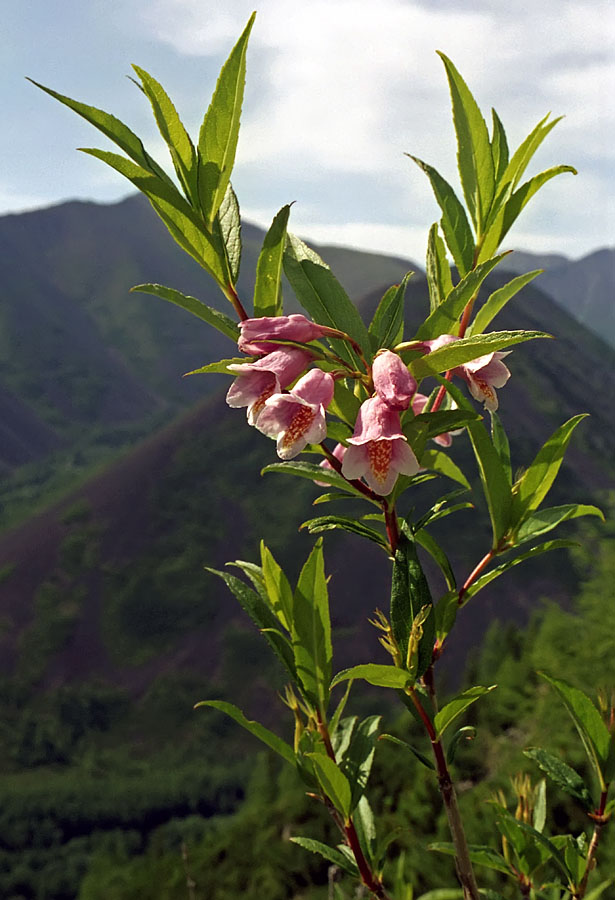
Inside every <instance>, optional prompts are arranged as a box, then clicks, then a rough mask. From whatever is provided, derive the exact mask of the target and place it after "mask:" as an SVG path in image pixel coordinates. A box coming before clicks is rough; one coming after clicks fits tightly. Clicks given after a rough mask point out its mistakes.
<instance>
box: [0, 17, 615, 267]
mask: <svg viewBox="0 0 615 900" xmlns="http://www.w3.org/2000/svg"><path fill="white" fill-rule="evenodd" d="M1 8H2V20H1V21H2V24H1V26H0V70H1V78H0V95H1V96H0V101H1V109H2V116H3V128H2V129H1V133H0V215H4V214H6V213H15V212H20V211H23V210H29V209H35V208H40V207H46V206H50V205H54V204H57V203H60V202H63V201H65V200H69V199H83V200H94V201H97V202H102V203H112V202H116V201H118V200H119V199H121V198H123V197H125V196H127V195H129V194H130V193H131V191H132V187H131V185H130V184H129V183H128V182H126V181H124V180H123V179H122V177H121V176H120V175H119V174H117V173H115V172H114V171H112V170H111V169H109V168H108V167H106V166H105V165H104V164H102V163H101V162H100V161H98V160H95V159H93V158H91V157H88V156H86V155H85V154H80V153H77V152H76V150H75V148H77V147H84V146H85V147H92V146H98V147H109V146H110V145H109V144H108V142H107V141H106V139H105V138H104V137H103V136H102V135H99V133H98V132H97V131H96V130H95V129H94V128H93V127H92V126H91V125H89V124H88V123H87V122H85V121H84V120H82V119H80V118H79V117H78V116H76V115H75V114H74V113H72V112H71V111H70V110H68V109H65V108H64V107H62V106H61V105H60V104H58V103H57V102H55V101H54V100H53V99H52V98H50V97H49V96H47V95H46V94H43V93H42V92H41V91H39V90H37V89H36V88H35V87H33V86H32V85H31V84H30V83H29V82H28V81H26V80H25V76H30V77H31V78H33V79H35V80H36V81H39V82H41V83H43V84H45V85H47V86H49V87H52V88H54V89H55V90H57V91H59V92H60V93H63V94H67V95H68V96H71V97H73V98H75V99H78V100H82V101H84V102H87V103H89V104H91V105H93V106H98V107H100V108H102V109H105V110H106V111H108V112H112V113H114V114H115V115H116V116H118V117H119V118H120V119H122V120H123V121H125V122H126V123H127V124H128V125H130V127H131V128H132V129H133V130H134V131H136V132H137V133H138V134H139V136H140V137H142V138H143V140H144V143H145V145H146V147H147V148H148V150H149V151H150V152H151V153H152V155H153V156H155V157H156V158H157V159H158V160H159V162H160V163H161V164H163V165H165V167H168V162H167V155H166V149H165V147H164V145H163V143H162V140H161V138H160V137H159V135H158V132H157V130H156V126H155V123H154V120H153V118H152V116H151V112H150V108H149V105H148V103H147V101H146V99H145V98H144V97H143V95H142V94H141V93H140V91H138V90H137V88H136V87H135V86H134V84H132V83H131V82H130V81H129V80H128V79H127V78H126V77H125V76H126V75H128V74H129V73H130V66H131V64H132V63H136V64H138V65H140V66H141V67H143V68H144V69H146V70H147V71H149V72H150V73H151V74H152V75H154V76H155V77H156V78H157V79H158V80H159V81H160V82H161V83H162V84H163V85H164V87H165V88H166V90H167V92H168V93H169V94H170V95H171V97H172V98H173V100H174V103H175V105H176V107H177V109H178V111H179V113H180V115H181V117H182V119H183V120H184V123H185V124H186V126H187V128H188V130H189V131H190V132H191V134H193V136H196V135H198V129H199V127H200V123H201V120H202V117H203V114H204V111H205V110H206V108H207V106H208V103H209V99H210V97H211V94H212V92H213V89H214V86H215V82H216V78H217V74H218V72H219V69H220V67H221V65H222V64H223V62H224V60H225V59H226V57H227V56H228V53H229V52H230V49H231V48H232V46H233V44H234V43H235V41H236V39H237V38H238V36H239V34H240V33H241V31H242V29H243V27H244V25H245V23H246V22H247V19H248V18H249V15H250V13H251V12H252V10H253V9H254V8H256V9H257V18H256V23H255V26H254V29H253V31H252V37H251V40H250V47H249V51H248V70H247V86H246V94H245V98H244V109H243V115H242V132H241V134H240V139H239V149H238V155H237V160H236V164H235V173H234V176H233V184H234V187H235V190H236V192H237V194H238V196H239V202H240V204H241V208H242V215H243V216H244V218H246V219H249V220H251V221H253V222H256V223H257V224H260V225H263V226H264V227H267V226H268V225H269V223H270V222H271V220H272V218H273V216H274V215H275V213H276V212H277V210H278V209H280V207H282V206H283V205H284V204H286V203H288V202H291V201H295V205H294V206H293V208H292V213H291V223H290V226H289V227H290V229H291V230H292V231H295V232H297V233H299V234H301V235H303V236H305V237H307V238H309V239H311V240H313V241H314V242H316V243H320V244H322V243H335V244H343V245H346V246H354V247H359V248H362V249H371V250H376V251H380V252H385V253H390V254H392V255H397V256H403V257H406V258H410V259H412V260H415V261H417V262H418V263H419V264H421V263H422V260H423V259H424V254H425V246H426V241H427V232H428V230H429V226H430V225H431V223H432V222H434V221H436V219H437V218H439V214H438V208H437V205H436V203H435V201H434V199H433V197H432V194H431V190H430V188H429V184H428V182H427V179H426V177H425V175H424V174H423V173H422V172H421V171H419V169H418V168H417V167H416V166H415V165H414V163H412V161H411V160H409V159H408V157H407V156H405V155H404V154H405V153H406V152H409V153H412V154H414V155H416V156H419V157H421V158H422V159H424V160H426V161H427V162H429V163H431V164H432V165H434V166H436V168H438V169H439V171H440V172H441V174H442V175H443V176H444V177H445V178H447V180H449V181H451V182H452V183H453V184H455V185H456V184H457V174H456V148H455V138H454V133H453V126H452V120H451V114H450V96H449V93H448V85H447V81H446V77H445V74H444V68H443V65H442V62H441V60H440V59H439V57H438V56H437V54H436V52H435V51H436V50H441V51H443V52H444V53H446V54H447V55H448V56H449V57H450V58H451V59H452V60H453V61H454V63H455V64H456V66H457V68H458V69H459V70H460V72H461V73H462V75H463V77H464V78H465V80H466V82H467V83H468V84H469V86H470V88H471V90H472V91H473V93H474V95H475V97H476V99H477V100H478V102H479V105H480V106H481V108H482V110H483V112H484V113H485V114H486V116H487V117H488V118H489V119H490V108H491V106H495V108H496V109H497V111H498V113H499V115H500V118H501V119H502V120H503V122H504V125H505V127H506V130H507V133H508V136H509V143H510V144H511V145H512V146H517V145H518V144H519V143H520V141H521V140H522V139H523V138H524V137H525V135H526V134H527V133H528V132H529V131H530V130H531V128H532V127H533V126H534V125H535V124H536V122H537V121H538V120H539V119H541V118H542V117H543V116H544V115H545V114H546V113H547V112H549V111H551V112H552V114H553V115H554V116H559V115H565V118H564V119H563V120H562V121H561V122H560V123H559V124H558V125H557V126H556V127H555V129H554V130H553V131H552V132H551V134H550V135H549V136H548V138H547V139H546V141H545V143H544V145H543V147H542V148H541V149H540V151H539V152H538V154H537V156H536V158H535V161H534V162H533V163H532V164H531V168H530V170H529V172H528V174H535V172H538V171H541V170H542V169H545V168H548V167H550V166H552V165H556V164H560V163H565V164H569V165H573V166H574V167H575V168H577V169H578V170H579V174H578V176H573V175H570V174H564V175H560V176H558V177H557V178H555V179H553V180H552V181H551V182H549V183H548V184H547V185H546V186H545V187H544V188H543V189H542V190H541V191H540V192H539V194H538V195H537V196H536V197H535V198H534V199H533V200H532V201H531V204H530V206H528V207H527V209H526V211H525V212H524V214H523V215H522V217H521V220H520V222H519V223H518V225H517V226H516V227H515V228H514V229H513V231H511V233H510V236H509V238H508V243H507V246H509V247H517V248H520V249H524V250H529V251H533V252H536V253H543V252H555V253H564V254H565V255H567V256H570V257H572V258H578V257H581V256H583V255H585V254H587V253H589V252H591V251H592V250H594V249H597V248H598V247H603V246H612V245H613V244H615V165H614V162H615V159H614V157H615V100H614V98H615V51H614V49H613V48H614V47H615V5H614V4H613V3H612V2H611V0H573V2H569V0H507V2H501V0H473V2H461V0H457V2H455V0H309V2H307V0H261V2H260V4H259V5H257V6H255V5H254V0H250V2H244V0H224V2H220V0H19V2H15V0H3V2H2V4H1Z"/></svg>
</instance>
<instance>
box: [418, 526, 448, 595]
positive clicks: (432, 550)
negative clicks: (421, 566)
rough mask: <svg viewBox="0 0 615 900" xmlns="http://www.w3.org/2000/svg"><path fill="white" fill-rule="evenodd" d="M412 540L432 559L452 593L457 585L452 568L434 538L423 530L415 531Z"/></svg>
mask: <svg viewBox="0 0 615 900" xmlns="http://www.w3.org/2000/svg"><path fill="white" fill-rule="evenodd" d="M414 539H415V541H416V542H417V544H420V545H421V547H422V548H423V550H426V551H427V552H428V553H429V555H430V556H431V557H432V559H434V560H435V561H436V562H437V564H438V566H439V567H440V571H441V572H442V574H443V575H444V579H445V581H446V586H447V587H448V589H449V590H451V591H454V590H455V588H456V587H457V583H456V581H455V573H454V572H453V569H452V566H451V564H450V562H449V560H448V557H447V555H446V553H445V552H444V550H443V549H442V547H441V546H440V544H439V543H438V542H437V540H436V539H435V537H433V535H431V534H430V533H429V532H428V531H425V529H424V528H421V529H419V530H418V531H415V533H414Z"/></svg>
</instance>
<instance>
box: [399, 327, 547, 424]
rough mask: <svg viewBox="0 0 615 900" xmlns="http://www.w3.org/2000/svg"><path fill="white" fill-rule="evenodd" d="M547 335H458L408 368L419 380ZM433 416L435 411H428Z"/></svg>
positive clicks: (501, 333)
mask: <svg viewBox="0 0 615 900" xmlns="http://www.w3.org/2000/svg"><path fill="white" fill-rule="evenodd" d="M549 337H551V335H550V334H547V333H546V332H544V331H492V332H490V333H489V334H477V335H474V336H472V337H467V338H461V339H460V340H458V341H454V342H453V343H450V344H446V345H445V346H444V347H440V348H439V349H437V350H432V352H431V353H426V354H425V356H419V357H417V359H414V360H412V362H411V363H410V365H409V368H410V371H411V372H412V374H413V375H414V377H415V378H416V379H417V380H418V379H420V378H427V377H428V376H429V375H437V374H438V373H439V372H446V371H447V370H448V369H454V368H455V367H456V366H461V365H463V364H464V363H467V362H469V361H470V360H471V359H477V358H478V357H479V356H484V355H486V354H487V353H495V351H496V350H503V349H504V348H505V347H512V346H513V345H514V344H522V343H523V342H524V341H534V340H536V339H537V338H549ZM430 415H434V413H430Z"/></svg>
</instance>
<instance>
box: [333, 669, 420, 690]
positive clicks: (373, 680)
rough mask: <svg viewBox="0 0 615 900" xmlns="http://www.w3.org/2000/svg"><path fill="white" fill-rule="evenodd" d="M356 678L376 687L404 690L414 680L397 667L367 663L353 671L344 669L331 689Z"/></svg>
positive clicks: (335, 679) (338, 674)
mask: <svg viewBox="0 0 615 900" xmlns="http://www.w3.org/2000/svg"><path fill="white" fill-rule="evenodd" d="M356 678H360V679H361V680H362V681H367V683H368V684H373V685H374V686H375V687H386V688H401V689H403V688H405V687H408V686H409V685H410V684H411V682H412V678H411V677H410V675H409V674H408V672H405V671H404V670H403V669H398V668H397V667H396V666H383V665H381V664H379V663H365V664H363V665H360V666H353V667H352V668H351V669H342V671H341V672H338V673H337V675H336V676H335V678H334V679H333V681H332V682H331V687H332V688H334V687H335V685H336V684H341V682H342V681H348V680H349V679H352V680H354V679H356Z"/></svg>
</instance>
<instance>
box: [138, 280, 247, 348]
mask: <svg viewBox="0 0 615 900" xmlns="http://www.w3.org/2000/svg"><path fill="white" fill-rule="evenodd" d="M131 290H133V291H140V292H141V293H143V294H153V295H154V297H160V299H161V300H168V301H169V303H174V304H175V305H176V306H180V307H181V308H182V309H185V310H186V312H189V313H192V315H193V316H197V317H198V318H199V319H202V320H203V321H204V322H207V324H208V325H212V326H213V327H214V328H216V329H217V330H218V331H221V332H222V334H224V335H226V337H228V338H230V339H231V340H232V341H235V343H236V342H237V340H238V339H239V328H238V327H237V324H236V323H235V322H233V320H232V319H230V318H229V317H228V316H225V315H224V313H221V312H219V311H218V310H217V309H212V307H211V306H206V305H205V303H202V302H201V300H197V299H196V297H190V296H188V295H187V294H182V293H181V291H176V290H175V289H174V288H169V287H165V286H164V285H163V284H137V285H135V286H134V287H133V288H131ZM241 361H242V362H245V359H242V360H241Z"/></svg>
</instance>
